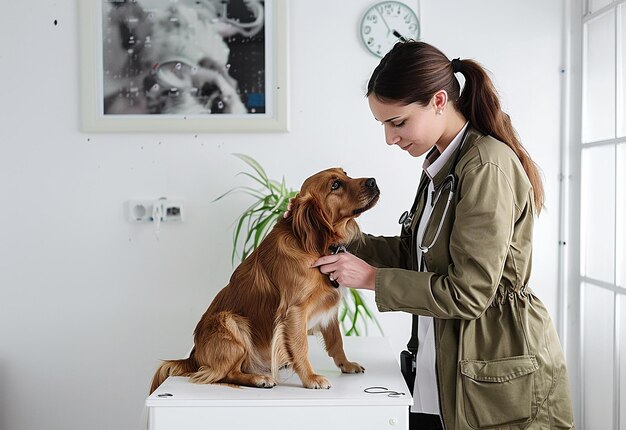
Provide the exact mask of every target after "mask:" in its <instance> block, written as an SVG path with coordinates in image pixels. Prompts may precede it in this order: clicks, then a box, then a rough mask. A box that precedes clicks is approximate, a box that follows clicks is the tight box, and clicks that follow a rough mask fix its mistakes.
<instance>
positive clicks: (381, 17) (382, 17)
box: [376, 8, 391, 36]
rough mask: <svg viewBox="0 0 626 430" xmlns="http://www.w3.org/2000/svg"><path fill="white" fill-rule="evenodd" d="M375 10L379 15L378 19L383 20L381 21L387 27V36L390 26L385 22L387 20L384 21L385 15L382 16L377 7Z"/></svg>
mask: <svg viewBox="0 0 626 430" xmlns="http://www.w3.org/2000/svg"><path fill="white" fill-rule="evenodd" d="M376 12H378V15H379V16H380V19H382V20H383V23H384V24H385V27H387V36H389V33H391V28H389V24H387V21H385V17H384V16H383V14H382V13H380V11H379V10H378V8H377V9H376Z"/></svg>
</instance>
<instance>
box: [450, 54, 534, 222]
mask: <svg viewBox="0 0 626 430" xmlns="http://www.w3.org/2000/svg"><path fill="white" fill-rule="evenodd" d="M453 61H456V69H457V71H458V72H460V73H461V74H462V75H463V76H464V77H465V85H464V87H463V91H462V92H461V95H460V97H459V98H458V100H457V101H456V102H455V105H456V107H457V109H458V110H459V111H460V112H461V113H462V114H463V116H465V118H467V119H468V120H469V122H470V124H472V126H473V127H475V128H476V129H477V130H478V131H480V132H481V133H483V134H487V135H490V136H493V137H495V138H496V139H498V140H499V141H501V142H504V143H506V144H507V146H508V147H509V148H511V149H512V150H513V152H515V155H517V158H519V160H520V162H521V163H522V167H523V168H524V171H525V172H526V175H527V176H528V179H529V181H530V183H531V184H532V187H533V191H534V195H535V207H536V208H537V213H539V212H541V209H542V208H543V205H544V189H543V182H542V180H541V174H540V171H539V168H538V167H537V165H536V164H535V162H534V161H533V160H532V159H531V158H530V155H529V154H528V152H527V151H526V149H525V148H524V146H523V145H522V143H521V141H520V139H519V137H518V135H517V133H516V132H515V129H514V128H513V125H512V124H511V118H510V117H509V115H508V114H507V113H505V112H503V111H502V108H501V107H500V98H499V97H498V93H497V91H496V89H495V87H494V85H493V82H492V81H491V78H490V77H489V75H488V74H487V72H486V71H485V69H483V67H482V66H481V65H480V64H478V63H477V62H475V61H473V60H458V59H457V60H453ZM451 67H452V66H451Z"/></svg>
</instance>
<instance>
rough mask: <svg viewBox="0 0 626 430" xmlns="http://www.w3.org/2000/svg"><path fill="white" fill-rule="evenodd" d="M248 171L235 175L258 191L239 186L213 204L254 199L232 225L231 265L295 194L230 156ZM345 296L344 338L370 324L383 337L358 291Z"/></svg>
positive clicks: (252, 245)
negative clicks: (239, 196)
mask: <svg viewBox="0 0 626 430" xmlns="http://www.w3.org/2000/svg"><path fill="white" fill-rule="evenodd" d="M234 155H235V156H236V157H238V158H239V159H241V160H242V161H244V162H245V163H246V164H247V165H248V166H250V167H251V168H252V170H253V171H254V172H252V173H251V172H239V175H245V176H247V177H249V178H250V179H252V180H253V181H254V182H255V183H256V184H257V186H259V187H258V188H253V187H250V186H240V187H235V188H232V189H230V190H228V191H227V192H226V193H224V194H222V195H221V196H219V197H218V198H216V199H215V200H214V201H217V200H219V199H221V198H223V197H225V196H227V195H229V194H231V193H233V192H237V191H240V192H244V193H246V194H248V195H250V196H252V197H254V198H255V201H254V203H253V204H252V205H251V206H249V207H248V208H247V209H246V210H245V211H243V212H242V214H241V215H240V216H239V218H238V219H237V221H236V226H235V230H234V233H233V251H232V255H231V259H232V262H233V264H235V262H236V261H237V260H239V261H243V260H244V259H245V258H246V257H247V256H248V255H250V253H251V252H252V251H254V250H255V249H256V247H257V246H258V245H259V243H261V241H262V240H263V239H264V238H265V236H266V235H267V234H268V233H269V231H270V230H271V229H272V227H273V226H274V224H276V222H277V221H278V220H279V219H280V218H282V216H283V214H284V213H285V211H286V210H287V205H288V204H289V199H291V198H293V197H295V196H296V194H298V191H297V190H292V189H288V188H287V187H286V185H285V178H284V177H283V179H282V180H281V181H280V182H278V181H276V180H273V179H270V178H269V177H268V176H267V173H266V172H265V169H263V167H262V166H261V165H260V164H259V163H258V162H257V161H256V160H254V159H253V158H252V157H250V156H248V155H244V154H234ZM348 291H349V294H348V295H347V297H346V295H344V296H343V298H342V308H341V310H340V312H339V321H340V323H341V328H342V330H343V332H344V334H345V335H346V336H351V335H356V336H360V335H361V328H362V329H364V330H365V334H367V333H368V322H369V321H373V322H374V323H375V324H376V326H377V327H378V330H379V331H380V332H381V334H382V333H383V330H382V327H381V326H380V324H379V322H378V320H377V319H376V317H375V316H374V314H373V313H372V312H371V311H370V309H369V308H368V306H367V305H366V303H365V301H364V300H363V297H362V296H361V293H360V292H359V291H358V290H353V289H348Z"/></svg>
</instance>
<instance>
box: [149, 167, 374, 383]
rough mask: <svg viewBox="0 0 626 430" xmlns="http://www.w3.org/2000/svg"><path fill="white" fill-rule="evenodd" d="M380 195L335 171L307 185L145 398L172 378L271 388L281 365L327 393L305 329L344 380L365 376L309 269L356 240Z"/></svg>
mask: <svg viewBox="0 0 626 430" xmlns="http://www.w3.org/2000/svg"><path fill="white" fill-rule="evenodd" d="M379 194H380V192H379V190H378V187H377V185H376V181H375V180H374V178H360V179H353V178H350V177H348V176H347V175H346V173H345V172H344V171H343V170H342V169H339V168H333V169H328V170H324V171H322V172H319V173H317V174H315V175H313V176H311V177H310V178H308V179H307V180H306V181H304V183H303V184H302V187H301V189H300V192H299V194H298V195H297V196H296V198H295V199H294V200H293V202H292V205H291V212H290V214H289V216H288V217H287V218H285V219H281V220H279V221H278V222H277V224H276V225H275V226H274V228H273V229H272V231H270V233H269V234H268V236H267V237H266V238H265V239H264V240H263V241H262V242H261V244H260V245H259V247H258V248H257V249H256V250H255V251H254V252H253V253H252V254H250V255H249V256H248V257H247V258H246V259H245V260H244V261H243V262H242V263H241V264H240V265H239V267H237V269H235V272H234V273H233V274H232V276H231V278H230V282H229V283H228V285H227V286H226V287H225V288H223V289H222V290H221V291H220V292H219V293H218V294H217V296H216V297H215V299H214V300H213V302H212V303H211V305H210V306H209V309H208V310H207V311H206V312H205V313H204V315H203V316H202V319H201V320H200V322H199V323H198V325H197V327H196V330H195V332H194V344H195V345H194V348H193V350H192V351H191V354H190V356H189V358H186V359H182V360H170V361H165V362H164V363H163V364H162V365H161V367H160V368H159V369H158V370H157V372H156V374H155V375H154V378H153V381H152V387H151V389H150V392H153V391H154V390H156V389H157V387H158V386H159V385H160V384H161V383H162V382H163V381H164V380H165V379H166V378H167V377H168V376H170V375H173V376H189V377H190V379H191V381H192V382H196V383H204V384H210V383H229V384H237V385H247V386H252V387H265V388H271V387H273V386H275V385H276V377H277V373H278V370H279V369H280V368H281V367H283V366H286V365H288V366H290V367H292V368H293V370H294V371H295V372H296V373H297V374H298V376H299V377H300V379H301V380H302V384H303V385H304V386H305V387H306V388H329V387H330V384H329V383H328V380H327V379H326V378H324V377H323V376H321V375H317V374H315V372H314V371H313V368H312V366H311V363H310V362H309V358H308V341H307V330H309V329H312V330H319V331H321V332H322V336H323V338H324V344H325V346H326V350H327V351H328V355H329V356H330V357H332V358H333V360H334V361H335V364H336V365H337V367H339V368H340V369H341V371H342V372H344V373H361V372H363V371H364V369H363V367H361V366H360V365H359V364H358V363H354V362H350V361H348V359H347V358H346V355H345V353H344V351H343V341H342V339H341V332H340V330H339V322H338V319H337V310H338V306H339V302H340V298H341V295H340V292H339V289H337V288H333V287H332V286H331V284H330V281H329V279H328V277H327V276H326V275H324V274H322V273H321V272H320V271H319V270H318V269H317V268H315V267H313V268H312V267H311V265H312V264H313V262H315V261H316V260H317V259H318V258H319V257H321V256H322V255H325V254H327V253H328V249H329V247H330V246H331V245H337V244H345V243H348V242H350V241H351V240H353V239H356V238H358V237H359V235H360V230H359V228H358V226H357V224H356V221H354V218H356V217H357V216H359V214H361V213H362V212H364V211H366V210H367V209H369V208H371V207H372V206H374V205H375V204H376V202H377V201H378V197H379ZM270 372H271V375H270Z"/></svg>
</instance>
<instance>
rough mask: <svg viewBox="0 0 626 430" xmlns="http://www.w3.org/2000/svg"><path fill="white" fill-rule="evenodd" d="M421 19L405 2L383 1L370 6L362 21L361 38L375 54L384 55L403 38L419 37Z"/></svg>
mask: <svg viewBox="0 0 626 430" xmlns="http://www.w3.org/2000/svg"><path fill="white" fill-rule="evenodd" d="M419 31H420V26H419V21H418V19H417V15H415V12H413V10H412V9H411V8H410V7H409V6H407V5H406V4H404V3H400V2H397V1H383V2H380V3H377V4H375V5H374V6H372V7H370V8H369V9H368V10H367V12H365V15H363V20H362V21H361V29H360V32H361V39H362V40H363V43H364V44H365V47H366V48H367V49H368V50H369V51H370V52H371V53H372V54H374V55H376V56H378V57H383V56H384V55H385V54H386V53H387V52H389V51H390V50H391V48H392V47H393V45H395V44H396V42H398V41H399V40H402V39H413V40H417V39H418V38H419Z"/></svg>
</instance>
